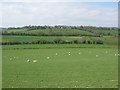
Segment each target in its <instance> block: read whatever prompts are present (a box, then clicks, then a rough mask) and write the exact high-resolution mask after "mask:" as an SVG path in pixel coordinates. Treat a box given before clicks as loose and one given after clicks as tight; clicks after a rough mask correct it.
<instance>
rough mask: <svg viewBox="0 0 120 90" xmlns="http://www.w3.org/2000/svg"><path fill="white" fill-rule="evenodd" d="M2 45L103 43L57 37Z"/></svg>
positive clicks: (100, 42)
mask: <svg viewBox="0 0 120 90" xmlns="http://www.w3.org/2000/svg"><path fill="white" fill-rule="evenodd" d="M0 44H2V45H15V44H103V42H102V41H101V40H81V41H80V40H71V41H67V40H62V39H61V38H56V39H55V40H53V41H48V40H37V41H32V42H22V41H8V42H5V41H4V42H1V43H0Z"/></svg>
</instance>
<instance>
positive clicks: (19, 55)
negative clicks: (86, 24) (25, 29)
mask: <svg viewBox="0 0 120 90" xmlns="http://www.w3.org/2000/svg"><path fill="white" fill-rule="evenodd" d="M46 47H53V48H46ZM54 47H57V48H54ZM59 47H62V48H59ZM63 47H68V48H63ZM71 47H79V48H71ZM80 47H81V48H80ZM83 47H86V48H83ZM92 47H94V48H92ZM100 47H102V48H100ZM108 47H111V48H108ZM69 52H70V55H69ZM2 53H3V55H2V59H3V81H2V86H3V88H117V87H118V57H117V56H115V54H116V53H118V50H117V47H116V46H114V45H113V46H112V45H87V44H86V45H84V44H81V45H80V44H64V45H61V44H58V45H57V44H55V45H53V44H46V45H41V44H38V45H36V44H34V45H3V51H2ZM56 53H57V55H56ZM47 57H49V59H47ZM28 59H29V60H30V61H31V62H27V60H28ZM33 60H37V62H33Z"/></svg>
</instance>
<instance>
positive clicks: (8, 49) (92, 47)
mask: <svg viewBox="0 0 120 90" xmlns="http://www.w3.org/2000/svg"><path fill="white" fill-rule="evenodd" d="M53 48H115V47H40V48H8V49H5V48H4V49H2V50H10V49H13V50H18V49H53Z"/></svg>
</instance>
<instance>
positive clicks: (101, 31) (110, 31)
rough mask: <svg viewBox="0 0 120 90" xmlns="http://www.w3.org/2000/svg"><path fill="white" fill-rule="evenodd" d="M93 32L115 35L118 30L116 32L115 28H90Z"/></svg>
mask: <svg viewBox="0 0 120 90" xmlns="http://www.w3.org/2000/svg"><path fill="white" fill-rule="evenodd" d="M92 31H93V32H95V33H100V34H108V33H109V34H111V35H116V34H118V33H120V32H118V31H117V30H92Z"/></svg>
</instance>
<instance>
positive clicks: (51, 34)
mask: <svg viewBox="0 0 120 90" xmlns="http://www.w3.org/2000/svg"><path fill="white" fill-rule="evenodd" d="M2 35H20V36H91V37H100V35H90V34H81V33H79V32H74V31H73V32H64V31H63V32H57V31H56V32H49V33H45V32H39V33H23V32H10V33H8V32H3V33H2Z"/></svg>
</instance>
